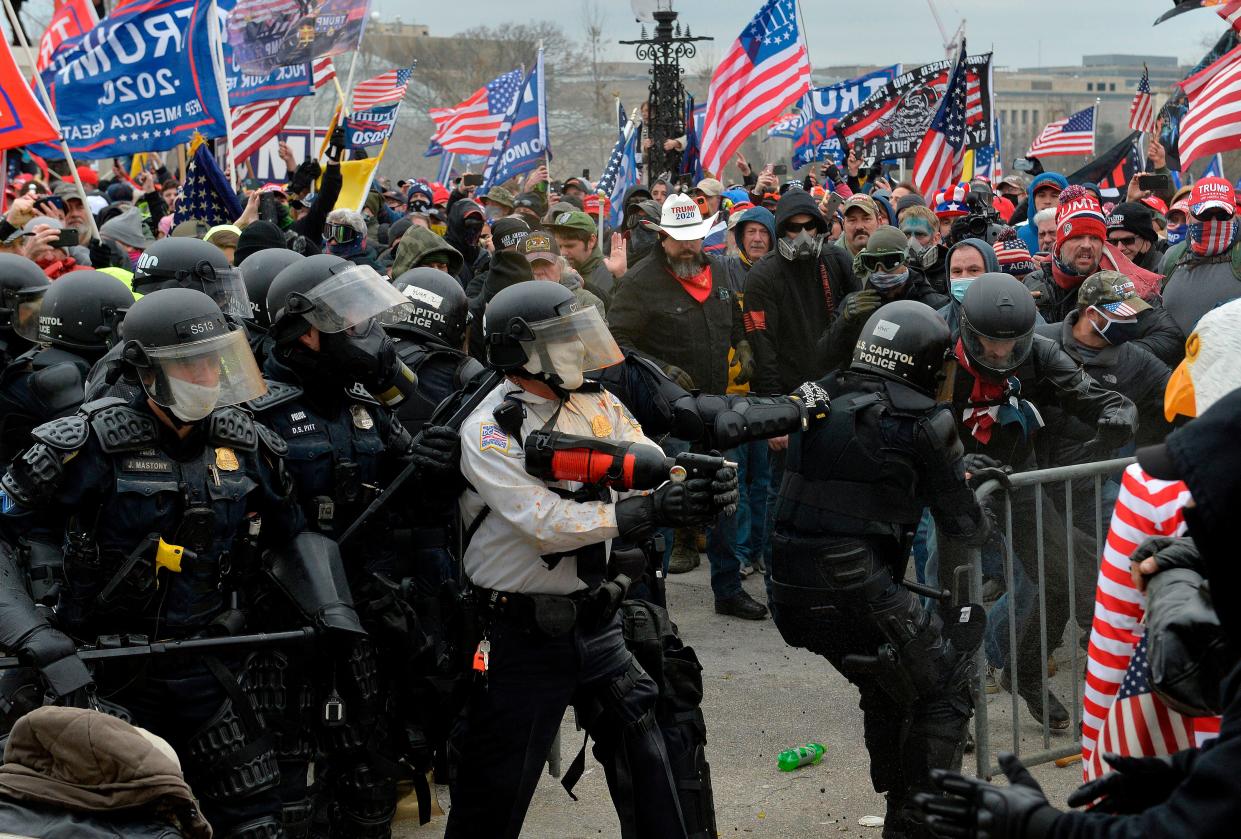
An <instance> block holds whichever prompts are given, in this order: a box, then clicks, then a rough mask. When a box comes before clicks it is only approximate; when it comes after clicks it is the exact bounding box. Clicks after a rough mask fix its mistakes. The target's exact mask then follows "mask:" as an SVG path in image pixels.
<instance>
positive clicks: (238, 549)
mask: <svg viewBox="0 0 1241 839" xmlns="http://www.w3.org/2000/svg"><path fill="white" fill-rule="evenodd" d="M121 346H122V348H123V349H122V358H123V360H124V364H125V365H126V367H128V368H130V372H131V373H132V374H133V377H134V379H135V380H136V381H138V382H139V383H140V387H141V391H140V392H138V393H136V394H134V395H132V397H131V398H130V399H128V400H123V399H119V398H107V399H101V400H97V401H94V402H90V403H87V404H85V405H83V406H82V408H81V409H80V410H79V411H78V412H77V413H76V414H74V415H72V416H69V417H64V418H61V419H57V420H54V421H52V422H49V423H46V424H44V425H41V426H39V427H38V428H35V429H34V431H33V432H32V438H33V444H32V445H31V446H30V447H29V448H28V449H26V450H25V451H24V452H23V453H22V454H21V455H19V456H18V457H17V458H16V459H15V460H14V461H13V463H12V464H11V465H10V466H9V469H8V471H7V472H6V473H5V474H4V475H3V477H2V478H0V510H2V511H3V514H2V515H0V525H2V526H3V528H4V529H5V531H6V535H8V536H9V537H10V538H13V539H14V540H15V541H16V540H20V542H21V544H22V545H23V548H22V553H23V554H24V556H25V562H24V564H25V565H26V566H33V567H42V568H44V569H46V570H47V571H48V572H49V573H48V574H47V575H46V576H45V577H44V578H43V584H41V585H40V584H39V583H40V581H39V580H38V579H35V580H32V581H31V586H32V588H33V590H32V589H31V588H24V587H23V586H22V585H21V584H20V582H19V581H20V580H21V573H22V569H21V568H20V567H18V565H17V563H16V562H14V561H13V559H12V557H11V556H10V554H9V553H8V552H3V553H0V561H3V562H4V564H5V566H6V567H4V568H3V573H4V575H5V579H6V580H8V581H9V582H7V583H6V584H5V585H4V586H3V587H0V598H2V599H3V601H4V602H3V608H2V609H0V615H2V616H3V620H2V621H0V643H2V644H3V646H4V647H5V648H6V649H8V650H11V651H17V652H18V653H19V654H20V655H21V656H23V657H24V658H25V659H26V660H27V661H28V662H30V663H31V664H32V665H34V666H36V667H37V668H38V669H39V671H40V672H41V673H42V674H43V676H44V678H45V680H46V682H47V685H48V687H49V689H50V691H51V692H52V693H53V694H54V695H55V696H58V697H62V698H65V697H73V696H76V695H78V694H80V693H81V692H82V691H89V690H90V689H91V684H92V681H94V682H97V683H98V686H99V693H100V694H101V695H104V696H107V697H108V698H109V699H110V700H112V701H114V702H118V703H120V704H121V705H122V706H124V707H125V708H126V709H127V710H128V711H129V712H130V713H131V714H132V715H133V719H134V721H135V722H136V723H137V724H139V725H141V726H143V727H145V728H148V729H150V730H151V731H154V732H156V733H157V734H159V735H160V736H162V737H164V738H165V739H167V740H168V741H169V742H170V743H171V744H172V745H173V747H174V748H175V749H176V750H177V753H178V754H179V755H180V757H181V760H182V762H183V765H184V767H185V770H186V776H187V779H188V780H190V782H191V784H192V785H193V788H194V791H195V793H196V794H197V795H198V797H199V798H200V800H201V802H202V806H203V810H204V813H205V814H206V816H207V817H208V819H209V820H210V822H211V823H212V825H213V826H214V827H215V830H216V834H217V835H220V836H224V837H236V839H242V837H244V839H259V837H270V836H278V835H280V802H279V798H278V797H277V796H276V794H275V786H276V783H277V780H278V773H277V771H276V764H275V762H274V759H273V756H272V752H271V748H270V743H269V742H268V741H267V738H266V732H265V731H264V728H263V725H262V722H261V720H260V718H259V717H258V715H256V714H255V713H254V711H253V709H252V707H251V704H250V701H249V699H248V698H247V693H248V679H247V676H246V663H245V661H244V660H239V659H237V658H235V657H226V656H220V657H219V658H209V659H205V660H204V659H194V660H188V659H181V660H177V661H157V660H152V661H150V662H148V663H147V664H146V665H145V666H142V667H140V668H139V669H137V670H136V671H135V670H133V669H131V668H129V667H125V666H121V665H119V664H118V665H117V666H116V667H112V666H107V667H103V666H101V667H100V668H99V669H97V670H96V671H95V673H94V674H93V679H92V674H91V673H88V672H87V671H86V668H85V666H84V665H83V663H82V661H81V660H80V659H79V658H78V657H77V655H76V651H75V641H74V639H76V640H77V641H78V642H89V643H94V642H95V639H96V638H98V637H99V636H103V635H115V634H117V633H127V634H131V635H143V636H148V637H150V638H152V639H180V638H188V637H192V636H199V635H202V634H211V633H225V632H228V631H230V630H233V629H235V628H236V627H237V626H238V625H239V624H240V623H242V622H243V621H244V614H245V611H244V610H245V605H246V599H247V594H248V589H247V586H248V585H253V579H254V576H253V573H254V568H253V563H254V561H255V560H256V554H257V551H258V550H259V549H261V548H263V547H267V546H270V547H278V546H285V545H287V544H289V543H290V542H291V541H293V540H294V537H295V535H296V534H297V533H298V532H299V531H300V530H301V526H302V521H303V519H302V516H301V514H300V511H299V510H298V508H297V506H296V505H295V504H294V503H293V501H292V499H291V497H290V494H289V491H290V487H289V483H288V480H287V478H286V476H285V475H284V472H283V470H282V467H281V463H280V455H281V454H282V453H283V452H284V451H285V445H284V443H283V441H282V440H281V439H280V438H279V437H277V436H276V435H275V434H273V433H271V432H270V431H268V430H267V429H265V428H263V427H262V426H260V425H258V424H256V423H255V422H254V421H253V420H252V419H251V417H250V415H249V414H247V413H245V412H244V411H241V410H239V409H237V408H236V407H232V406H235V405H238V404H240V403H242V402H244V401H245V400H247V399H252V398H254V397H255V396H257V395H259V394H260V393H262V391H263V380H262V377H261V375H260V374H259V370H258V367H257V366H256V365H255V363H254V357H253V356H252V355H251V353H250V349H249V347H248V346H247V345H246V341H245V335H244V333H243V332H241V331H240V329H239V328H237V327H235V326H233V325H231V324H229V323H228V322H227V321H226V320H225V318H224V316H223V313H222V312H221V311H220V308H219V306H217V305H216V304H215V302H213V301H212V300H211V299H210V298H209V297H207V296H206V295H204V294H203V293H202V292H199V291H195V290H192V289H182V288H176V289H166V290H162V291H157V292H154V293H152V294H149V295H147V296H145V297H144V298H142V299H141V300H139V301H137V302H136V303H134V304H133V306H132V307H131V308H130V310H129V312H128V314H127V316H126V323H125V340H124V342H123V344H122V345H121ZM62 569H63V570H62ZM49 580H51V581H52V582H51V584H50V585H49V584H48V581H49ZM36 601H37V602H41V603H44V604H46V605H53V604H54V605H55V606H56V621H57V624H58V625H57V626H53V625H52V624H51V623H49V620H48V618H47V617H46V616H45V615H46V612H43V611H41V610H37V609H36V608H35V602H36ZM354 620H355V622H356V618H355V619H354ZM359 628H360V627H359Z"/></svg>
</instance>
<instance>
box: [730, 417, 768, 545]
mask: <svg viewBox="0 0 1241 839" xmlns="http://www.w3.org/2000/svg"><path fill="white" fill-rule="evenodd" d="M736 451H737V478H738V481H739V483H740V484H741V501H740V502H739V503H738V504H737V548H736V552H737V560H738V561H739V562H740V563H741V564H742V565H750V564H751V562H750V557H752V556H763V550H764V548H765V547H766V544H767V533H768V530H767V492H768V490H769V488H770V486H771V467H770V466H769V465H768V463H767V441H766V440H756V441H754V442H752V443H746V444H745V445H744V446H741V447H739V448H738V449H737V450H736Z"/></svg>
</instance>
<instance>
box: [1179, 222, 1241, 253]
mask: <svg viewBox="0 0 1241 839" xmlns="http://www.w3.org/2000/svg"><path fill="white" fill-rule="evenodd" d="M1188 232H1189V246H1190V247H1191V248H1193V249H1194V253H1196V254H1198V255H1199V256H1219V255H1220V254H1221V253H1223V252H1224V251H1226V250H1228V247H1229V246H1230V245H1231V244H1232V240H1233V239H1234V238H1236V235H1237V226H1236V222H1235V221H1234V220H1233V219H1222V220H1218V221H1216V220H1211V221H1196V222H1194V223H1193V224H1191V225H1189V231H1188Z"/></svg>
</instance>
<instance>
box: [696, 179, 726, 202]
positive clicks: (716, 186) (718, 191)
mask: <svg viewBox="0 0 1241 839" xmlns="http://www.w3.org/2000/svg"><path fill="white" fill-rule="evenodd" d="M691 192H701V193H702V194H703V195H705V196H707V197H708V198H719V197H720V196H721V195H723V194H724V185H723V184H722V183H720V182H719V181H718V180H716V179H715V178H703V179H702V180H701V181H699V182H698V186H696V187H694V188H693V189H692V190H691Z"/></svg>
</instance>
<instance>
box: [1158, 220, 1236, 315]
mask: <svg viewBox="0 0 1241 839" xmlns="http://www.w3.org/2000/svg"><path fill="white" fill-rule="evenodd" d="M1236 250H1237V245H1236V243H1234V244H1233V245H1232V247H1230V248H1229V249H1228V250H1227V251H1226V252H1224V253H1222V254H1220V255H1219V256H1198V255H1197V254H1195V253H1194V252H1193V251H1192V250H1191V249H1190V248H1189V247H1185V248H1180V247H1179V246H1178V247H1177V248H1173V249H1171V250H1169V251H1168V254H1167V259H1166V261H1165V262H1164V265H1165V266H1169V267H1170V270H1169V271H1168V279H1167V281H1166V282H1165V283H1164V287H1163V299H1164V306H1165V307H1166V308H1167V310H1168V313H1169V314H1170V315H1171V316H1172V319H1173V320H1174V321H1175V322H1176V325H1177V326H1179V327H1180V328H1181V331H1182V332H1184V333H1185V334H1186V335H1189V334H1190V333H1191V332H1193V331H1194V329H1195V328H1196V327H1197V325H1198V320H1199V319H1200V318H1201V317H1202V316H1203V315H1205V314H1206V313H1207V312H1209V311H1211V310H1212V309H1214V308H1216V307H1218V306H1222V305H1224V304H1225V303H1227V302H1228V301H1230V300H1235V299H1237V298H1238V297H1241V280H1238V279H1237V271H1236V269H1235V267H1234V265H1233V260H1234V259H1235V258H1236V257H1237V256H1238V255H1237V254H1235V253H1234V251H1236Z"/></svg>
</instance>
